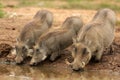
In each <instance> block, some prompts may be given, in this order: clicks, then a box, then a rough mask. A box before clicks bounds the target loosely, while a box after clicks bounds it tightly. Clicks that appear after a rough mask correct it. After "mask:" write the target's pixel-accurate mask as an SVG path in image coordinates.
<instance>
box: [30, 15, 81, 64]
mask: <svg viewBox="0 0 120 80" xmlns="http://www.w3.org/2000/svg"><path fill="white" fill-rule="evenodd" d="M82 26H83V21H82V19H81V18H80V17H76V16H72V17H68V18H67V19H66V20H65V21H64V23H63V25H62V27H61V28H59V29H55V30H50V31H49V32H47V33H45V34H43V35H42V36H41V37H40V38H39V40H38V41H37V43H36V45H35V46H34V54H33V57H32V60H31V62H30V65H36V64H37V63H39V62H41V61H44V60H45V59H46V58H47V57H48V56H50V60H51V61H54V60H55V59H56V58H57V57H58V56H59V55H60V51H61V50H63V49H65V48H67V47H69V46H70V45H72V43H73V42H72V37H73V36H75V35H77V34H78V31H79V30H80V29H81V28H82Z"/></svg>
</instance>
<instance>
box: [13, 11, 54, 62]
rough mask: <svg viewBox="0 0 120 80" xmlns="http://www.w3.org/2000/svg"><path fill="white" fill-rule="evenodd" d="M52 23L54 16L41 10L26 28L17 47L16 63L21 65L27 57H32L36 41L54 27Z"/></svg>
mask: <svg viewBox="0 0 120 80" xmlns="http://www.w3.org/2000/svg"><path fill="white" fill-rule="evenodd" d="M52 22H53V14H52V13H51V12H49V11H47V10H40V11H38V12H37V13H36V15H35V16H34V17H33V20H32V21H31V22H29V23H28V24H26V25H25V26H24V28H23V29H22V31H21V33H20V35H19V37H18V38H17V44H16V46H15V50H16V58H15V61H16V63H21V62H22V61H23V60H24V58H25V57H27V56H31V55H32V54H31V53H32V48H33V46H34V45H35V41H36V40H37V38H39V36H41V35H42V34H43V33H44V32H46V31H47V30H48V29H49V28H50V27H51V26H52Z"/></svg>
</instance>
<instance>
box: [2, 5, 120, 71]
mask: <svg viewBox="0 0 120 80" xmlns="http://www.w3.org/2000/svg"><path fill="white" fill-rule="evenodd" d="M4 10H5V11H6V12H11V13H12V12H13V13H16V14H17V15H15V16H13V17H9V16H8V18H3V19H0V59H2V60H5V59H6V58H7V55H8V54H9V53H10V50H11V49H12V47H13V46H14V45H15V42H16V38H17V36H18V35H19V32H20V30H21V29H22V28H23V26H24V25H25V24H26V23H27V22H29V21H30V20H31V19H32V17H33V15H34V14H35V13H36V12H37V11H38V10H39V8H31V7H30V8H29V7H27V8H20V9H11V8H5V9H4ZM47 10H50V11H51V12H53V13H54V24H53V26H55V27H57V26H61V24H62V22H63V21H64V20H65V18H66V17H68V16H71V15H77V16H82V18H83V20H84V22H85V23H86V22H88V21H90V19H91V18H92V17H93V15H94V14H95V12H96V11H91V10H88V11H86V10H59V9H47ZM112 48H113V52H112V53H113V54H108V53H109V50H107V51H105V54H104V55H103V57H102V60H101V61H100V62H99V63H94V62H92V61H91V62H90V63H89V64H88V65H87V66H86V67H85V69H87V70H112V71H117V72H120V59H119V58H120V28H118V27H116V33H115V40H114V42H113V44H112ZM106 53H107V54H106ZM66 58H67V59H70V60H71V56H70V52H69V51H67V50H65V51H63V53H62V56H61V57H60V58H58V59H57V60H56V61H55V62H50V61H49V60H46V61H45V62H43V63H42V65H44V66H47V65H51V66H57V67H58V70H61V68H63V67H64V68H66V69H69V70H71V69H70V67H69V66H68V65H67V64H65V59H66ZM0 61H1V60H0ZM27 63H28V62H27Z"/></svg>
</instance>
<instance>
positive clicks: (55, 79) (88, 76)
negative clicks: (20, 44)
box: [0, 64, 120, 80]
mask: <svg viewBox="0 0 120 80" xmlns="http://www.w3.org/2000/svg"><path fill="white" fill-rule="evenodd" d="M0 80H120V73H118V72H112V71H110V70H109V71H108V70H106V71H105V70H103V71H89V70H85V71H83V72H74V71H72V70H71V69H68V68H66V67H64V68H63V67H61V69H57V67H55V66H38V67H30V66H23V65H19V66H18V65H4V64H1V65H0Z"/></svg>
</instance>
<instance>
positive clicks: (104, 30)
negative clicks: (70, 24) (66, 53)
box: [66, 8, 116, 70]
mask: <svg viewBox="0 0 120 80" xmlns="http://www.w3.org/2000/svg"><path fill="white" fill-rule="evenodd" d="M115 23H116V15H115V13H114V12H113V11H112V10H111V9H107V8H106V9H102V10H99V11H98V12H97V13H96V15H95V16H94V18H93V19H92V21H91V22H90V23H88V24H87V25H85V26H84V27H83V28H82V29H81V31H80V32H79V33H78V36H77V37H76V38H74V39H73V45H72V50H71V52H72V56H73V58H74V61H73V62H71V63H70V62H68V61H66V63H67V64H68V65H70V66H71V68H72V69H73V70H81V69H83V68H84V67H85V65H87V64H88V63H89V61H90V59H91V58H92V57H95V60H96V61H100V59H101V56H102V54H103V50H104V49H105V48H107V47H109V46H110V45H111V43H112V41H113V39H114V32H115Z"/></svg>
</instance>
